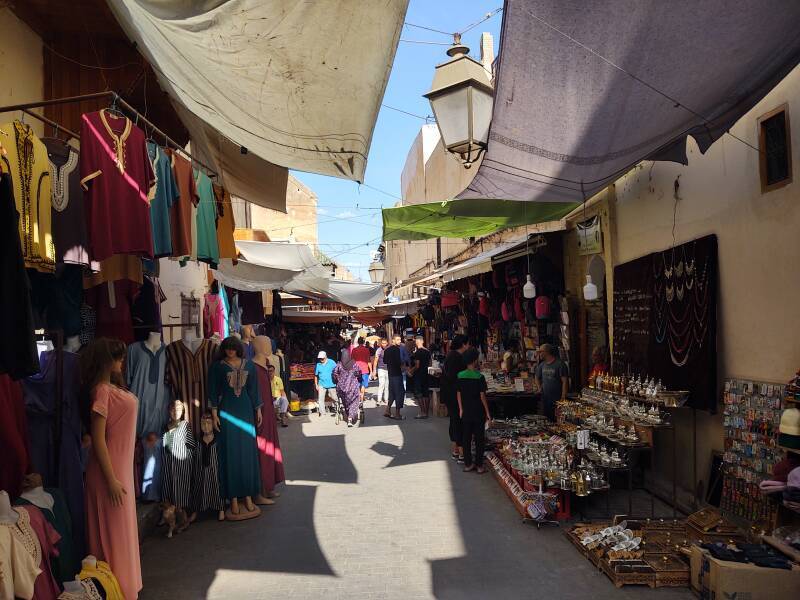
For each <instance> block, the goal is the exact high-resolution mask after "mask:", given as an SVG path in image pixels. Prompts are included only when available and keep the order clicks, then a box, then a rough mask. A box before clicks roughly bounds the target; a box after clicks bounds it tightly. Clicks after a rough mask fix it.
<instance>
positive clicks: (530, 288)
mask: <svg viewBox="0 0 800 600" xmlns="http://www.w3.org/2000/svg"><path fill="white" fill-rule="evenodd" d="M526 277H527V279H528V281H526V282H525V285H523V286H522V295H523V296H525V297H526V298H536V285H535V284H534V283H533V282H532V281H531V276H530V275H526Z"/></svg>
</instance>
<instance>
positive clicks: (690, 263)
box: [612, 235, 717, 412]
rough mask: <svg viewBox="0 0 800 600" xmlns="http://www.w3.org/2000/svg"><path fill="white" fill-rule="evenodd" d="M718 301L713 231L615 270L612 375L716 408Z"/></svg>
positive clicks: (693, 403)
mask: <svg viewBox="0 0 800 600" xmlns="http://www.w3.org/2000/svg"><path fill="white" fill-rule="evenodd" d="M716 303H717V238H716V236H714V235H710V236H706V237H703V238H699V239H696V240H694V241H691V242H687V243H685V244H681V245H679V246H675V247H674V248H670V249H667V250H664V251H663V252H654V253H652V254H648V255H647V256H643V257H641V258H637V259H636V260H633V261H630V262H627V263H624V264H622V265H619V266H617V267H615V268H614V352H613V355H612V364H613V371H614V373H615V374H617V375H621V374H626V373H627V374H632V375H636V374H647V375H649V376H651V377H655V378H656V379H660V380H661V381H662V382H663V383H664V385H665V386H666V387H667V388H668V389H673V390H688V391H689V392H690V398H689V401H688V403H687V405H688V406H691V407H693V408H699V409H702V410H708V411H711V412H714V411H715V410H716V406H717V393H716V380H717V375H716V373H717V352H716V338H717V317H716V314H717V304H716Z"/></svg>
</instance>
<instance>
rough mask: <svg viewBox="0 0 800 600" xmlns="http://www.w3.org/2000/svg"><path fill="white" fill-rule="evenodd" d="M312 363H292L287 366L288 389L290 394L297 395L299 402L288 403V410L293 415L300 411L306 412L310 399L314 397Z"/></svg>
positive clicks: (313, 366)
mask: <svg viewBox="0 0 800 600" xmlns="http://www.w3.org/2000/svg"><path fill="white" fill-rule="evenodd" d="M315 367H316V365H315V364H314V363H294V364H290V365H289V389H290V391H291V392H294V393H295V394H297V397H298V398H300V400H291V401H290V403H289V410H290V411H291V412H293V413H299V412H300V411H301V410H308V409H307V407H306V408H303V406H304V405H307V404H308V403H309V402H310V400H309V399H311V398H314V397H315V393H314V369H315Z"/></svg>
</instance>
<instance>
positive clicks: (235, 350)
mask: <svg viewBox="0 0 800 600" xmlns="http://www.w3.org/2000/svg"><path fill="white" fill-rule="evenodd" d="M237 357H238V358H244V346H243V345H242V341H241V340H240V339H237V338H235V337H226V338H225V339H224V340H222V343H221V344H220V345H219V350H217V360H225V359H226V358H227V359H234V358H237Z"/></svg>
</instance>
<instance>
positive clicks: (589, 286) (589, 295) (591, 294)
mask: <svg viewBox="0 0 800 600" xmlns="http://www.w3.org/2000/svg"><path fill="white" fill-rule="evenodd" d="M583 299H584V300H597V286H596V285H595V284H594V283H592V276H591V275H587V276H586V285H585V286H583Z"/></svg>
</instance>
